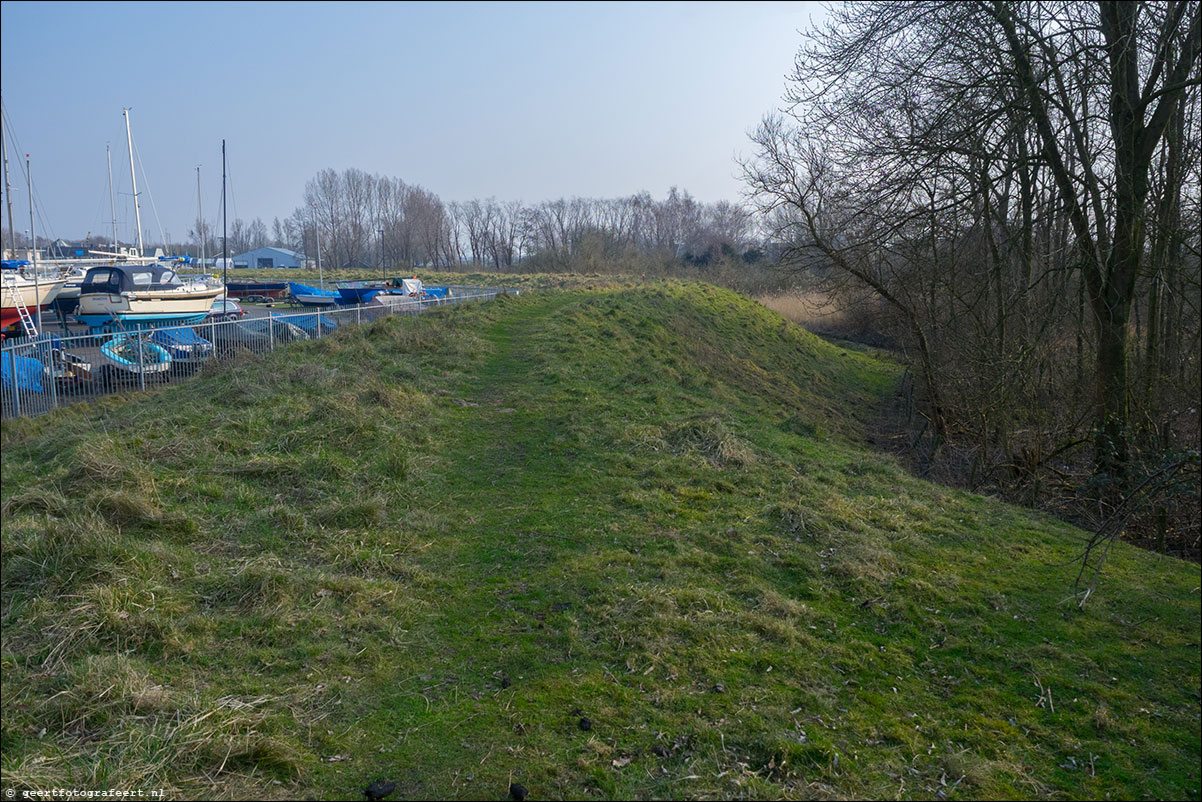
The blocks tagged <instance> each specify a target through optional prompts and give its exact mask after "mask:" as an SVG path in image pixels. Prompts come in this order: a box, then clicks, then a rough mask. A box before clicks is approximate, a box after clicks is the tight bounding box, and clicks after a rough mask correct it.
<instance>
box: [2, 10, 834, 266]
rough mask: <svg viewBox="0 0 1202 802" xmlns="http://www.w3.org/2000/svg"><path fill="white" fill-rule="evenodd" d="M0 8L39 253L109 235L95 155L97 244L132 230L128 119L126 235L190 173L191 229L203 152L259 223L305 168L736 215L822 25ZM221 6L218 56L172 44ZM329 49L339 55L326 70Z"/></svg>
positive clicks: (215, 20)
mask: <svg viewBox="0 0 1202 802" xmlns="http://www.w3.org/2000/svg"><path fill="white" fill-rule="evenodd" d="M281 11H292V12H295V13H294V14H292V15H291V16H289V15H286V14H282V13H281ZM0 12H2V14H3V22H4V25H3V40H2V41H3V45H4V46H3V49H2V54H3V55H2V63H3V73H2V74H3V102H4V116H5V128H6V131H5V136H6V138H7V137H8V136H9V134H10V133H11V134H12V135H13V138H11V139H9V140H8V142H7V147H8V154H9V159H10V161H13V162H15V163H14V164H12V165H11V166H10V172H11V182H12V201H13V204H14V218H15V221H16V222H15V225H14V228H15V229H16V231H17V233H21V232H22V231H24V230H26V229H27V226H28V216H29V213H28V199H27V191H26V180H25V177H24V173H23V170H24V154H25V153H26V152H28V153H30V154H32V155H31V167H32V172H33V183H34V194H35V200H36V202H37V216H38V220H37V223H36V229H37V233H38V238H39V240H43V239H68V240H77V239H83V238H85V237H86V236H88V235H93V236H96V235H99V236H110V235H111V228H112V223H111V218H112V214H111V212H110V208H109V186H108V176H107V168H106V162H105V146H106V144H107V145H109V146H110V147H111V151H112V170H113V192H114V194H115V195H116V196H117V212H116V215H117V218H118V237H119V239H121V240H123V241H133V240H135V239H136V232H135V231H134V228H135V226H134V225H133V222H132V221H133V217H134V215H133V204H132V194H131V182H130V176H129V156H128V150H127V146H126V140H125V124H124V121H123V117H122V109H123V108H130V110H131V111H130V120H131V129H132V135H133V143H134V149H135V162H138V163H139V165H138V170H137V182H138V190H139V194H140V197H141V206H142V228H143V234H144V237H145V238H146V239H147V241H148V242H149V241H152V240H158V239H164V240H166V241H167V242H174V243H186V242H188V232H189V230H190V229H192V228H193V227H194V225H195V221H196V220H197V218H198V214H197V175H196V167H197V166H198V165H199V166H200V178H201V183H202V195H203V211H204V217H205V219H206V220H208V221H211V220H213V219H215V217H216V215H218V214H219V210H220V192H221V170H222V164H221V145H222V139H224V140H225V141H226V143H227V151H228V164H229V167H228V173H229V179H228V190H227V191H228V196H229V204H228V207H229V208H228V218H229V219H230V220H234V219H238V218H241V219H243V220H245V221H247V222H251V221H253V220H255V219H256V218H260V219H262V220H263V221H264V222H265V223H266V224H267V225H268V226H270V225H271V223H272V220H273V219H274V218H277V217H278V218H281V219H284V218H286V217H287V216H288V215H290V214H291V213H292V212H293V210H294V209H296V208H297V207H298V206H299V205H301V202H302V193H303V191H304V187H305V184H306V182H307V181H309V180H310V179H311V178H313V177H314V176H315V175H316V174H317V173H318V172H319V171H320V170H323V169H326V168H333V169H335V170H338V171H339V172H341V171H342V170H345V169H347V168H356V169H360V170H363V171H365V172H367V173H370V174H372V175H382V176H389V177H398V178H401V179H402V180H404V181H405V182H406V183H408V184H411V185H419V186H421V187H423V188H425V189H427V190H429V191H431V192H433V193H435V194H436V195H438V196H439V197H440V198H441V199H442V200H443V201H445V202H453V201H469V200H473V199H478V200H485V199H488V198H496V199H497V200H499V201H503V202H508V201H521V202H524V203H539V202H542V201H546V200H555V199H558V198H569V197H582V198H613V197H626V196H630V195H633V194H636V193H639V192H644V191H645V192H649V193H650V194H651V195H652V196H654V197H656V198H660V197H663V196H665V195H667V193H668V192H669V190H670V189H671V188H672V187H676V188H678V189H679V190H681V191H684V192H688V193H689V194H691V195H692V196H693V197H694V198H696V199H697V200H699V201H704V202H707V203H712V202H716V201H719V200H728V201H740V200H741V198H742V195H743V192H744V187H743V185H742V182H741V181H740V179H739V177H738V165H737V159H738V158H739V157H741V156H746V155H749V153H750V151H751V146H750V142H749V140H748V137H747V132H748V131H749V130H751V129H752V128H753V127H754V126H755V125H757V124H758V123H759V121H760V119H761V118H762V117H763V115H764V114H766V113H768V112H770V111H772V110H773V109H774V108H776V106H777V104H778V103H779V98H780V96H781V94H782V92H783V89H784V85H785V75H786V73H787V72H788V71H789V70H790V69H791V67H792V65H793V59H794V56H795V54H796V51H797V47H798V45H799V44H800V37H799V35H798V33H797V31H798V30H799V29H803V28H805V27H807V26H808V25H809V24H811V20H812V19H817V18H819V17H820V16H821V15H822V14H823V13H824V12H823V10H822V9H821V7H820V5H819V4H818V3H814V2H801V3H770V2H761V3H740V4H737V5H736V4H734V3H715V4H703V5H700V6H695V5H690V4H685V3H654V4H639V5H635V4H614V3H573V4H564V5H545V4H530V3H506V4H480V3H454V4H428V3H404V4H375V3H356V4H345V3H339V4H338V5H337V8H335V6H334V4H331V3H299V4H288V5H281V4H270V3H213V4H198V3H157V4H154V5H150V4H132V3H103V4H81V3H32V2H22V1H20V0H7V1H6V2H3V3H0ZM231 16H233V17H234V18H235V19H236V21H237V23H238V24H237V25H229V26H228V27H226V28H224V30H226V32H227V33H228V39H227V45H226V47H225V48H223V49H221V50H220V51H218V50H217V49H215V48H210V49H208V50H204V49H203V48H202V47H201V46H200V45H193V44H191V43H193V42H198V41H199V42H210V41H215V40H216V39H217V35H218V31H220V30H223V28H222V25H223V24H227V23H226V21H227V20H228V18H229V17H231ZM46 39H51V40H53V41H56V42H58V43H59V45H58V48H57V50H55V51H54V56H55V57H54V58H52V59H43V58H36V57H34V56H33V55H32V54H31V52H30V46H29V45H28V44H27V43H28V42H29V41H31V40H33V41H38V40H43V41H44V40H46ZM177 41H186V42H188V43H189V44H188V46H187V48H184V49H180V48H178V47H177V46H176V45H175V44H173V43H174V42H177ZM114 42H116V45H114ZM748 42H753V43H755V46H754V47H748V46H746V45H747V43H748ZM148 43H149V44H148ZM298 52H299V53H301V56H300V57H299V58H298V57H297V56H296V55H295V54H296V53H298ZM331 52H333V53H335V54H336V56H335V57H333V58H331V57H329V56H327V55H326V54H327V53H331ZM344 52H351V53H352V55H351V56H350V57H349V58H350V61H349V63H342V64H341V65H340V66H335V67H333V68H331V66H330V65H331V64H336V65H337V64H338V60H339V59H342V60H343V61H344V62H345V58H343V56H342V54H343V53H344ZM222 53H224V54H225V55H224V56H223V57H222V56H221V54H222ZM281 53H282V54H283V55H281ZM313 53H319V54H321V55H320V56H319V57H313V56H312V54H313ZM215 54H216V55H215ZM148 62H149V63H148ZM218 107H221V108H224V109H225V111H224V113H215V112H205V113H201V114H200V115H193V113H192V111H191V110H192V109H196V108H200V109H214V108H218ZM312 107H318V108H319V109H320V111H319V113H306V109H307V108H312ZM318 118H320V119H318ZM10 127H11V129H10ZM22 219H24V220H25V223H24V224H22V222H21V220H22ZM5 224H6V225H7V221H5Z"/></svg>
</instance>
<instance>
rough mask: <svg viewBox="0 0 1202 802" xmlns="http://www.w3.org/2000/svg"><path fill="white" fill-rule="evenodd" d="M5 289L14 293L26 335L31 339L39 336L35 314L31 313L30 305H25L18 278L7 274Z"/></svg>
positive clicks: (22, 327) (15, 303)
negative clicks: (34, 318) (34, 319)
mask: <svg viewBox="0 0 1202 802" xmlns="http://www.w3.org/2000/svg"><path fill="white" fill-rule="evenodd" d="M4 289H5V290H7V291H8V293H9V294H10V295H12V300H13V306H15V307H16V308H17V315H18V316H19V317H20V318H21V329H22V330H23V331H24V332H25V336H26V337H28V338H29V339H31V340H32V339H33V338H34V337H37V336H38V327H37V326H36V325H35V324H34V322H33V316H32V315H30V314H29V307H28V306H26V305H25V299H23V298H22V297H21V291H20V289H18V287H17V281H16V279H15V278H13V277H12V276H5V277H4Z"/></svg>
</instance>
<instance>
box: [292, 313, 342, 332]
mask: <svg viewBox="0 0 1202 802" xmlns="http://www.w3.org/2000/svg"><path fill="white" fill-rule="evenodd" d="M319 319H320V320H321V331H322V333H323V334H324V333H325V332H327V331H333V330H334V329H336V328H338V321H336V320H334V319H333V318H331V317H329V316H327V315H289V316H288V322H289V323H291V324H292V325H293V326H297V327H299V328H300V329H301V330H303V331H304V332H305V333H306V334H316V333H317V321H318V320H319Z"/></svg>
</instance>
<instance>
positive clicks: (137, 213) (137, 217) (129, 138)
mask: <svg viewBox="0 0 1202 802" xmlns="http://www.w3.org/2000/svg"><path fill="white" fill-rule="evenodd" d="M121 113H122V114H124V115H125V141H126V142H127V143H128V144H129V177H130V180H132V181H133V184H134V222H135V223H137V226H138V256H141V255H142V209H141V207H139V206H138V175H137V172H136V171H135V170H134V135H133V134H131V133H130V131H129V109H122V110H121Z"/></svg>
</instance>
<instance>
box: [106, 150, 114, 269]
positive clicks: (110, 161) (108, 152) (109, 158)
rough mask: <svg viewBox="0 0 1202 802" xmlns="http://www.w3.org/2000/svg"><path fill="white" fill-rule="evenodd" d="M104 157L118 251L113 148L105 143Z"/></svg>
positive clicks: (110, 208) (110, 210) (110, 209)
mask: <svg viewBox="0 0 1202 802" xmlns="http://www.w3.org/2000/svg"><path fill="white" fill-rule="evenodd" d="M104 158H105V160H106V161H108V164H109V214H111V215H112V216H113V248H112V251H113V253H117V199H116V198H115V197H114V196H113V149H112V148H110V147H109V146H108V143H105V146H104Z"/></svg>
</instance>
